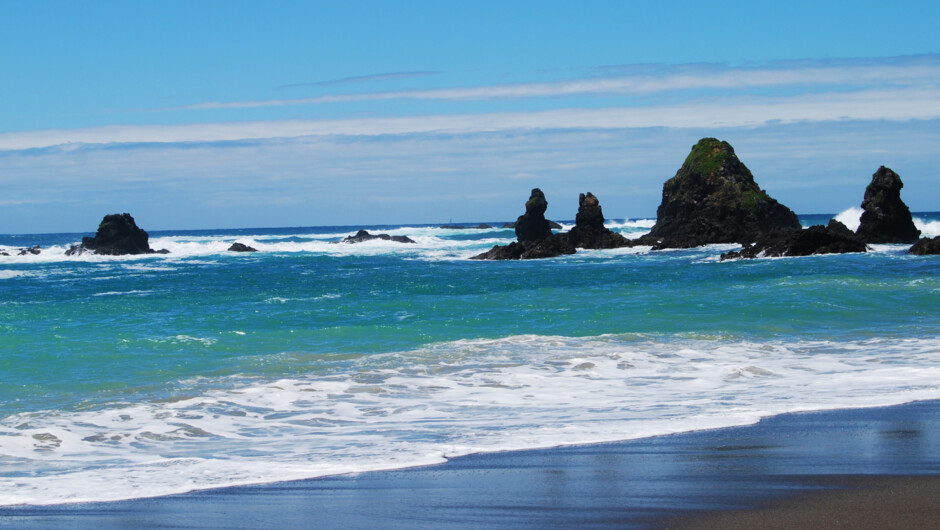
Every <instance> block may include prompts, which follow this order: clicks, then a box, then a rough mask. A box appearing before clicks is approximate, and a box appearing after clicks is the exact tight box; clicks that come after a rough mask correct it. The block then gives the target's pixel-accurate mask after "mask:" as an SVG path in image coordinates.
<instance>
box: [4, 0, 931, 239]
mask: <svg viewBox="0 0 940 530" xmlns="http://www.w3.org/2000/svg"><path fill="white" fill-rule="evenodd" d="M687 4H688V3H687V2H628V1H611V2H607V1H594V2H592V1H580V2H555V1H538V2H534V1H533V2H522V1H518V2H512V1H503V2H486V1H475V2H441V1H436V2H408V1H402V2H390V1H389V2H375V1H358V2H357V1H345V2H265V3H262V2H237V1H226V2H207V1H204V2H172V1H161V2H151V3H142V2H101V1H99V2H95V1H83V2H48V1H32V2H26V1H19V0H8V1H6V2H4V3H2V4H0V69H2V72H3V76H2V83H0V102H2V104H0V189H2V190H3V191H2V192H0V233H28V232H76V231H77V232H84V231H92V230H94V228H95V227H96V226H97V223H98V222H99V221H100V219H101V217H102V216H103V215H104V214H106V213H112V212H124V211H128V212H131V213H132V214H134V216H135V217H136V218H137V220H138V222H139V223H140V224H141V226H143V227H144V228H146V229H148V230H159V229H185V228H227V227H231V228H234V227H262V226H312V225H369V224H396V223H441V222H448V221H451V220H452V221H487V220H490V221H496V220H509V219H513V218H515V217H516V216H517V215H519V214H520V213H521V211H522V208H523V207H522V204H523V203H524V201H525V199H526V198H527V197H528V192H529V190H530V189H531V188H533V187H541V188H542V189H543V190H544V191H545V193H546V195H547V197H548V200H549V204H550V205H549V211H548V216H549V217H553V218H556V219H572V218H573V217H574V214H575V212H576V210H577V196H578V193H580V192H586V191H592V192H593V193H595V194H596V195H597V196H598V197H599V198H600V200H601V204H602V205H603V206H604V211H605V214H606V215H607V216H608V217H612V218H623V217H644V216H654V215H655V210H656V206H658V204H659V201H660V198H661V191H662V183H663V182H664V181H665V180H667V179H668V178H670V177H671V176H672V175H674V174H675V172H676V170H677V169H678V168H679V166H680V165H681V164H682V161H683V159H684V158H685V156H686V155H687V154H688V151H689V149H690V148H691V146H692V145H693V144H694V143H695V141H697V140H698V139H699V138H701V137H703V136H715V137H718V138H722V139H725V140H728V141H729V142H731V144H732V145H733V146H734V147H735V149H736V151H737V153H738V155H739V157H740V158H741V159H742V161H743V162H744V163H745V164H746V165H748V167H750V168H751V170H752V172H753V173H754V175H755V178H756V179H757V182H758V183H759V184H760V185H761V186H762V187H763V188H764V189H766V190H767V191H768V192H769V193H770V194H771V195H772V196H774V197H775V198H777V199H778V200H780V201H781V202H783V203H784V204H787V205H788V206H790V207H791V208H793V209H794V210H796V211H797V212H799V213H817V212H838V211H841V210H844V209H846V208H848V207H851V206H858V204H859V203H861V198H862V194H863V192H864V187H865V186H866V185H867V183H868V181H869V180H870V178H871V175H872V173H874V172H875V170H877V168H878V166H880V165H887V166H888V167H891V168H892V169H894V170H895V171H897V172H898V173H899V174H900V175H901V177H902V179H903V180H904V182H905V189H904V191H903V192H902V198H904V200H905V201H906V202H907V203H908V205H910V206H911V208H912V209H913V210H915V211H927V210H940V186H937V182H938V181H937V172H936V160H937V159H938V157H937V155H938V150H940V147H938V146H940V45H938V44H940V36H938V34H937V32H936V28H935V25H936V21H937V20H940V6H938V5H937V4H936V3H935V2H901V3H897V4H896V5H894V6H887V5H886V4H884V3H883V2H881V3H875V2H855V3H853V4H852V5H851V7H850V8H846V7H845V6H846V4H845V3H844V2H825V1H816V2H787V3H783V4H779V5H772V6H770V5H765V4H766V3H760V2H720V1H718V2H715V1H712V2H703V3H700V5H696V6H689V5H687Z"/></svg>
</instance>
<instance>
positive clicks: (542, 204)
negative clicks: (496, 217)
mask: <svg viewBox="0 0 940 530" xmlns="http://www.w3.org/2000/svg"><path fill="white" fill-rule="evenodd" d="M546 209H548V201H547V200H545V194H544V193H542V190H540V189H538V188H534V189H533V190H532V193H531V194H530V195H529V200H527V201H526V203H525V213H524V214H522V215H520V216H519V218H518V219H516V226H515V228H516V239H518V240H519V242H520V243H527V242H529V241H540V240H542V239H546V238H548V237H550V236H551V235H552V227H551V225H550V224H549V223H548V220H547V219H545V210H546Z"/></svg>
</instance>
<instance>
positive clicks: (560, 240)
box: [470, 234, 577, 260]
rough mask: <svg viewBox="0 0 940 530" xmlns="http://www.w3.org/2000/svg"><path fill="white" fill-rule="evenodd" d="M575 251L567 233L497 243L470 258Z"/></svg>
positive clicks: (546, 255)
mask: <svg viewBox="0 0 940 530" xmlns="http://www.w3.org/2000/svg"><path fill="white" fill-rule="evenodd" d="M575 252H577V250H576V249H575V248H574V247H573V246H571V244H570V243H569V242H568V238H567V237H566V234H552V235H551V236H550V237H547V238H545V239H542V240H539V241H527V242H525V243H521V242H512V243H510V244H508V245H505V246H500V245H496V246H494V247H493V248H492V249H490V250H488V251H486V252H484V253H482V254H479V255H476V256H474V257H472V258H470V259H478V260H507V259H543V258H554V257H556V256H562V255H565V254H574V253H575Z"/></svg>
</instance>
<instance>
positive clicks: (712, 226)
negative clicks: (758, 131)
mask: <svg viewBox="0 0 940 530" xmlns="http://www.w3.org/2000/svg"><path fill="white" fill-rule="evenodd" d="M800 228H801V226H800V221H799V219H798V218H797V215H796V214H795V213H793V211H792V210H790V209H789V208H787V207H786V206H784V205H782V204H780V203H778V202H777V201H776V200H774V199H773V198H771V197H770V196H769V195H767V192H765V191H764V190H762V189H760V187H759V186H758V185H757V183H756V182H755V181H754V176H753V175H752V174H751V171H750V170H749V169H748V168H747V167H746V166H745V165H744V164H743V163H742V162H741V161H740V160H739V159H738V157H737V155H735V153H734V149H733V148H732V147H731V145H730V144H728V142H723V141H720V140H717V139H715V138H703V139H701V140H699V142H698V143H697V144H695V146H694V147H692V151H691V152H690V153H689V156H688V157H686V159H685V162H684V163H683V164H682V167H681V168H679V171H678V172H677V173H676V175H675V176H674V177H672V178H671V179H669V180H667V181H666V183H665V184H663V199H662V203H661V204H660V205H659V208H658V209H657V210H656V224H655V225H654V226H653V228H652V229H651V230H650V233H649V234H647V235H645V236H643V237H641V238H640V239H639V240H637V241H636V243H638V244H644V245H652V246H653V247H654V248H689V247H697V246H701V245H708V244H712V243H750V242H752V241H755V240H756V239H757V236H758V235H760V234H763V233H771V232H775V231H779V230H786V229H791V230H796V229H800Z"/></svg>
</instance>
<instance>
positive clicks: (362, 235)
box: [337, 230, 415, 243]
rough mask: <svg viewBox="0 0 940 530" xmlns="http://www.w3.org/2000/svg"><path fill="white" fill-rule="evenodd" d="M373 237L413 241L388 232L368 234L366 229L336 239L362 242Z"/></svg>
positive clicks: (403, 241) (404, 241)
mask: <svg viewBox="0 0 940 530" xmlns="http://www.w3.org/2000/svg"><path fill="white" fill-rule="evenodd" d="M375 239H381V240H383V241H394V242H396V243H414V242H415V241H414V240H413V239H411V238H410V237H408V236H390V235H388V234H370V233H369V232H368V231H366V230H360V231H358V232H356V235H354V236H346V237H344V238H343V240H342V241H337V243H364V242H366V241H373V240H375Z"/></svg>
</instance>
